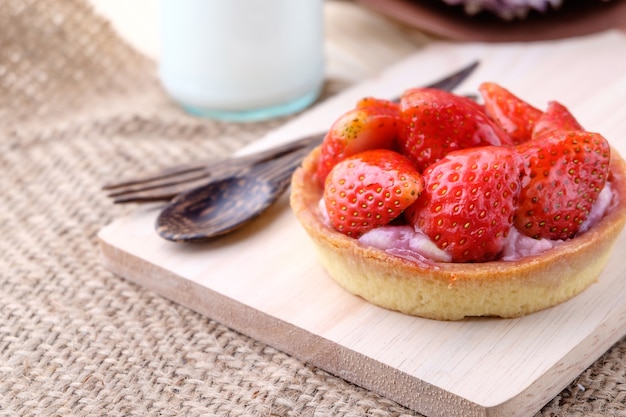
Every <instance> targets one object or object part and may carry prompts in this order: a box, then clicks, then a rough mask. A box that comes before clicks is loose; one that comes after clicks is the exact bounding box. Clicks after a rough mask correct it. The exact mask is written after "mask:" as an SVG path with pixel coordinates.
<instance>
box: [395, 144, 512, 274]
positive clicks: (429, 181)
mask: <svg viewBox="0 0 626 417" xmlns="http://www.w3.org/2000/svg"><path fill="white" fill-rule="evenodd" d="M522 169H523V163H522V158H521V156H520V155H519V154H518V153H517V152H515V150H514V149H513V148H511V147H508V146H485V147H480V148H471V149H464V150H460V151H455V152H452V153H449V154H448V155H446V156H445V157H444V158H443V159H441V160H440V161H438V162H436V163H434V164H433V165H431V166H429V167H428V168H427V169H426V170H425V171H424V174H423V175H424V182H425V185H424V191H423V192H422V194H421V195H420V197H419V199H418V200H417V201H416V202H415V204H413V205H412V206H411V207H410V208H409V209H408V210H407V211H406V216H407V219H408V220H409V221H410V222H412V224H413V226H414V227H415V228H416V229H419V230H421V231H422V232H424V233H426V234H427V235H428V236H429V237H430V238H431V239H432V240H433V242H435V244H436V245H437V246H438V247H439V248H440V249H443V250H444V251H446V252H447V253H449V254H450V255H451V257H452V261H453V262H485V261H491V260H494V259H496V258H497V256H498V255H499V253H500V252H501V251H502V248H503V245H504V243H505V241H506V238H507V236H508V233H509V230H510V228H511V225H512V224H513V213H514V212H515V208H516V206H517V199H518V196H519V193H520V189H521V177H522Z"/></svg>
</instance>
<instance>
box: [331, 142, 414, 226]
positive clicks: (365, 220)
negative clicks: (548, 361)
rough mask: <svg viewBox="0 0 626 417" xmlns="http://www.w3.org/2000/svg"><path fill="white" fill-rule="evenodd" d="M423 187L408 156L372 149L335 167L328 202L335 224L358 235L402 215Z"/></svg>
mask: <svg viewBox="0 0 626 417" xmlns="http://www.w3.org/2000/svg"><path fill="white" fill-rule="evenodd" d="M423 187H424V180H423V179H422V176H421V175H420V173H419V172H417V170H416V169H415V167H414V166H413V164H412V163H411V162H410V161H409V160H408V159H407V158H405V157H403V156H402V155H400V154H398V153H396V152H394V151H390V150H386V149H377V150H370V151H365V152H361V153H358V154H356V155H353V156H350V157H348V158H346V159H344V160H343V161H341V162H339V163H338V164H337V165H335V166H334V167H333V169H332V170H331V172H330V173H329V174H328V176H327V177H326V184H325V187H324V204H325V206H326V210H327V212H328V216H329V218H330V221H331V224H332V225H333V227H334V228H335V229H336V230H338V231H339V232H341V233H344V234H346V235H348V236H352V237H355V238H358V237H359V236H361V234H363V233H365V232H366V231H368V230H371V229H373V228H375V227H379V226H383V225H385V224H387V223H389V222H390V221H391V220H393V219H395V218H396V217H398V216H400V214H402V212H403V211H404V209H405V208H407V207H408V206H410V205H411V204H413V202H415V200H416V199H417V197H418V195H419V193H420V192H421V191H422V189H423Z"/></svg>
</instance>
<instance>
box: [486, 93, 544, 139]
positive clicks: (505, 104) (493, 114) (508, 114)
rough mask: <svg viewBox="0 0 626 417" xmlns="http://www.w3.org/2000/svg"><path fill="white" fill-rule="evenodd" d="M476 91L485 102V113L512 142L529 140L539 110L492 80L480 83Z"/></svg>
mask: <svg viewBox="0 0 626 417" xmlns="http://www.w3.org/2000/svg"><path fill="white" fill-rule="evenodd" d="M478 91H479V92H480V94H481V96H482V97H483V101H484V102H485V111H486V112H487V115H488V116H489V117H490V118H491V119H493V120H494V121H495V122H496V123H497V124H498V125H499V126H500V127H501V128H502V129H504V131H505V132H506V133H507V134H508V135H509V136H510V137H511V139H512V141H513V143H515V144H520V143H524V142H526V141H528V140H530V138H531V135H532V131H533V127H534V125H535V123H536V121H537V119H538V118H539V116H541V113H542V112H541V110H539V109H537V108H536V107H534V106H532V105H531V104H529V103H527V102H526V101H524V100H522V99H520V98H519V97H517V96H516V95H514V94H513V93H511V92H510V91H509V90H507V89H506V88H504V87H502V86H500V85H499V84H497V83H494V82H485V83H482V84H481V85H480V86H479V87H478Z"/></svg>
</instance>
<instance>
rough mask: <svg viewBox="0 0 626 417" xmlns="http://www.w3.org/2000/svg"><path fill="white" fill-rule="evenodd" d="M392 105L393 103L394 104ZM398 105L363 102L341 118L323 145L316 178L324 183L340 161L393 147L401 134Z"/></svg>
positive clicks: (327, 135) (329, 132) (335, 123)
mask: <svg viewBox="0 0 626 417" xmlns="http://www.w3.org/2000/svg"><path fill="white" fill-rule="evenodd" d="M388 103H391V102H388ZM391 104H393V103H391ZM399 123H400V113H399V110H398V106H393V105H382V104H381V103H376V104H375V105H364V104H363V103H361V105H360V107H357V108H355V109H352V110H350V111H348V112H347V113H344V114H343V115H342V116H341V117H339V118H338V119H337V120H336V121H335V122H334V123H333V125H332V127H331V128H330V130H329V131H328V133H327V134H326V137H325V138H324V142H323V143H322V147H321V156H320V160H319V164H318V167H317V177H318V180H319V181H320V183H321V184H323V182H324V179H325V178H326V176H327V175H328V173H329V172H330V170H331V169H332V168H333V166H335V164H337V163H338V162H339V161H341V160H343V159H345V158H347V157H348V156H350V155H354V154H356V153H359V152H363V151H365V150H369V149H393V148H394V147H395V145H396V138H397V136H398V124H399Z"/></svg>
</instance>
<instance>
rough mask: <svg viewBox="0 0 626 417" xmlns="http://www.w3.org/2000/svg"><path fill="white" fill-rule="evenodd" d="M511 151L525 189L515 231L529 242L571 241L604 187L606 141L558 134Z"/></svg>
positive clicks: (585, 134) (586, 135)
mask: <svg viewBox="0 0 626 417" xmlns="http://www.w3.org/2000/svg"><path fill="white" fill-rule="evenodd" d="M517 149H518V151H519V152H520V154H521V155H522V157H523V158H524V161H525V166H526V172H527V173H528V175H529V177H528V178H529V183H528V184H527V185H525V186H524V188H523V189H522V192H521V194H520V203H519V207H518V209H517V211H516V213H515V226H516V227H517V228H518V229H519V230H520V231H521V232H522V233H524V234H526V235H528V236H531V237H534V238H547V239H568V238H571V237H573V236H574V235H575V234H576V232H578V229H579V227H580V225H581V223H582V222H583V221H584V220H585V218H586V217H587V215H588V214H589V211H590V210H591V206H592V205H593V203H594V202H595V200H596V199H597V197H598V194H599V193H600V191H601V190H602V188H603V187H604V184H605V182H606V179H607V176H608V169H609V159H610V155H611V149H610V147H609V144H608V143H607V141H606V139H604V138H603V137H602V136H601V135H599V134H597V133H589V132H584V131H563V130H560V131H552V132H548V133H546V134H544V135H542V136H541V138H540V140H535V141H532V142H528V143H525V144H522V145H519V146H518V147H517Z"/></svg>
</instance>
